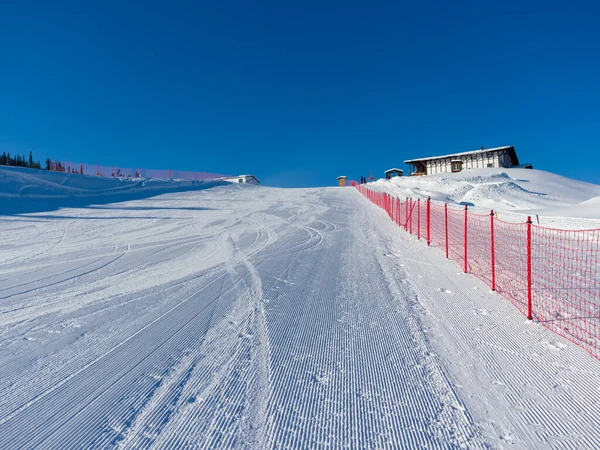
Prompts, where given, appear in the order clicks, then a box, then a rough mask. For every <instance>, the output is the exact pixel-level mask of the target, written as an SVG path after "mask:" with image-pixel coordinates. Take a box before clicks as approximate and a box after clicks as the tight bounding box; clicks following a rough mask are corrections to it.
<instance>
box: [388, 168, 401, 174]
mask: <svg viewBox="0 0 600 450" xmlns="http://www.w3.org/2000/svg"><path fill="white" fill-rule="evenodd" d="M390 172H402V173H404V170H402V169H396V168H393V169H388V170H386V171H385V172H383V173H390Z"/></svg>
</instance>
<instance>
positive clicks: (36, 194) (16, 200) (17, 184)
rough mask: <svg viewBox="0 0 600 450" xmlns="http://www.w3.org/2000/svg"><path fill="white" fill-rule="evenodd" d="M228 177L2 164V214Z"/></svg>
mask: <svg viewBox="0 0 600 450" xmlns="http://www.w3.org/2000/svg"><path fill="white" fill-rule="evenodd" d="M223 184H228V183H227V182H225V181H218V180H213V181H189V180H180V179H173V180H166V179H153V178H115V177H98V176H93V175H79V174H72V173H64V172H52V171H46V170H36V169H28V168H23V167H7V166H0V214H13V213H23V212H36V211H48V210H52V209H56V208H59V207H67V206H71V207H74V206H83V205H86V204H90V203H94V202H95V203H109V202H120V201H128V200H136V199H142V198H147V197H150V196H153V195H159V194H163V193H167V192H177V191H189V190H201V189H206V188H207V187H213V186H216V185H223Z"/></svg>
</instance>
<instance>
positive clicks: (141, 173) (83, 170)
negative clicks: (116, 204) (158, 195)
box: [50, 161, 358, 184]
mask: <svg viewBox="0 0 600 450" xmlns="http://www.w3.org/2000/svg"><path fill="white" fill-rule="evenodd" d="M50 170H52V171H55V172H65V173H75V174H81V175H96V176H100V177H114V178H163V179H180V180H190V181H193V180H197V181H202V180H214V179H219V178H227V177H229V176H228V175H222V174H218V173H211V172H187V171H182V170H152V169H143V168H139V167H138V168H131V167H120V166H101V165H100V164H84V163H73V162H61V161H52V162H51V164H50ZM357 184H358V183H357Z"/></svg>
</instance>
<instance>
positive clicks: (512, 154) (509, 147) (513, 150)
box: [404, 145, 519, 166]
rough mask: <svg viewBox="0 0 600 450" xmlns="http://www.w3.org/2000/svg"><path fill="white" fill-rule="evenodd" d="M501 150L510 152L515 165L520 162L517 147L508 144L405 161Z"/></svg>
mask: <svg viewBox="0 0 600 450" xmlns="http://www.w3.org/2000/svg"><path fill="white" fill-rule="evenodd" d="M500 150H508V152H509V153H510V159H511V160H512V163H513V164H514V165H515V166H516V165H518V164H519V158H517V152H516V151H515V148H514V147H513V146H512V145H508V146H505V147H494V148H484V149H483V150H481V149H479V150H471V151H468V152H461V153H451V154H449V155H443V156H429V157H427V158H417V159H407V160H406V161H404V164H410V163H414V162H419V161H429V160H432V159H446V158H456V157H457V156H465V155H475V154H479V153H487V152H495V151H500Z"/></svg>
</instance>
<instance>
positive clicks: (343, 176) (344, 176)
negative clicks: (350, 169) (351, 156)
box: [336, 175, 347, 180]
mask: <svg viewBox="0 0 600 450" xmlns="http://www.w3.org/2000/svg"><path fill="white" fill-rule="evenodd" d="M340 178H347V177H346V175H340V176H339V177H337V178H336V180H339V179H340Z"/></svg>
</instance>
